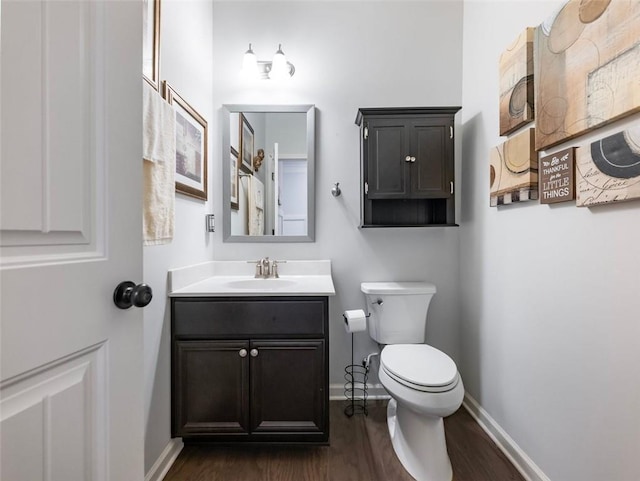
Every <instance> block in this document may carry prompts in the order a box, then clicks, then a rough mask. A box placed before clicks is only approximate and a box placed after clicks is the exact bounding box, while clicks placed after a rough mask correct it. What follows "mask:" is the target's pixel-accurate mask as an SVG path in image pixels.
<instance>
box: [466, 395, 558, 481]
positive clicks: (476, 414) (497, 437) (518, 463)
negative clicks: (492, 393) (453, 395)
mask: <svg viewBox="0 0 640 481" xmlns="http://www.w3.org/2000/svg"><path fill="white" fill-rule="evenodd" d="M462 405H463V406H464V407H465V409H466V410H467V411H469V414H471V416H472V417H473V418H474V419H475V420H476V421H477V422H478V424H479V425H480V427H481V428H482V429H483V430H484V431H485V432H486V433H487V434H488V435H489V437H490V438H491V439H492V440H493V442H494V443H496V445H497V446H498V448H499V449H500V450H501V451H502V452H503V453H504V455H505V456H506V457H507V458H508V459H509V461H511V463H512V464H513V465H514V466H515V467H516V469H517V470H518V471H520V474H522V476H523V477H524V478H525V479H526V480H527V481H551V480H550V479H549V478H548V477H547V476H546V475H545V474H544V473H543V472H542V470H541V469H540V468H539V467H538V466H537V465H536V464H535V463H534V462H533V461H532V460H531V458H530V457H529V456H527V454H526V453H525V452H524V451H523V450H522V449H521V448H520V446H518V445H517V444H516V442H515V441H514V440H513V439H512V438H511V436H509V435H508V434H507V433H506V431H505V430H504V429H502V427H500V425H499V424H498V423H497V422H496V421H495V419H493V418H492V417H491V416H490V415H489V413H488V412H487V411H485V410H484V409H483V408H482V406H480V404H478V401H476V400H475V399H473V398H472V397H471V396H470V395H469V394H468V393H465V396H464V401H463V402H462Z"/></svg>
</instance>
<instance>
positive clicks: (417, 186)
mask: <svg viewBox="0 0 640 481" xmlns="http://www.w3.org/2000/svg"><path fill="white" fill-rule="evenodd" d="M458 110H460V107H410V108H407V107H405V108H362V109H359V110H358V115H357V117H356V124H357V125H358V126H360V142H361V143H360V157H361V159H360V172H361V189H362V195H361V199H362V201H361V209H360V219H361V220H360V224H361V225H360V226H361V227H420V226H424V227H428V226H441V225H456V223H455V178H454V149H453V138H454V117H455V114H456V112H458Z"/></svg>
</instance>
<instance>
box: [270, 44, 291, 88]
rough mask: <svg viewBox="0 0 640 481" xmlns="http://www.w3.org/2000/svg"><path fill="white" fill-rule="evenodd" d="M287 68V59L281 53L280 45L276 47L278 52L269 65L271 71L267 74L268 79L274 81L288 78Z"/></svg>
mask: <svg viewBox="0 0 640 481" xmlns="http://www.w3.org/2000/svg"><path fill="white" fill-rule="evenodd" d="M289 77H290V75H289V66H288V65H287V57H285V56H284V52H283V51H282V45H280V44H279V45H278V51H277V52H276V53H275V55H274V56H273V62H272V63H271V71H270V72H269V78H271V79H274V80H279V79H286V78H289Z"/></svg>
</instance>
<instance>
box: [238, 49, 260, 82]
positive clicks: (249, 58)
mask: <svg viewBox="0 0 640 481" xmlns="http://www.w3.org/2000/svg"><path fill="white" fill-rule="evenodd" d="M242 75H243V76H244V77H246V78H250V79H255V78H258V57H256V54H255V53H253V50H251V44H249V50H247V51H246V52H245V53H244V57H243V58H242Z"/></svg>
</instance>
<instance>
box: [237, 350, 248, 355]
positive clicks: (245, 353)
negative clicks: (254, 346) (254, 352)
mask: <svg viewBox="0 0 640 481" xmlns="http://www.w3.org/2000/svg"><path fill="white" fill-rule="evenodd" d="M238 356H240V357H247V350H246V349H240V350H239V351H238Z"/></svg>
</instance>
